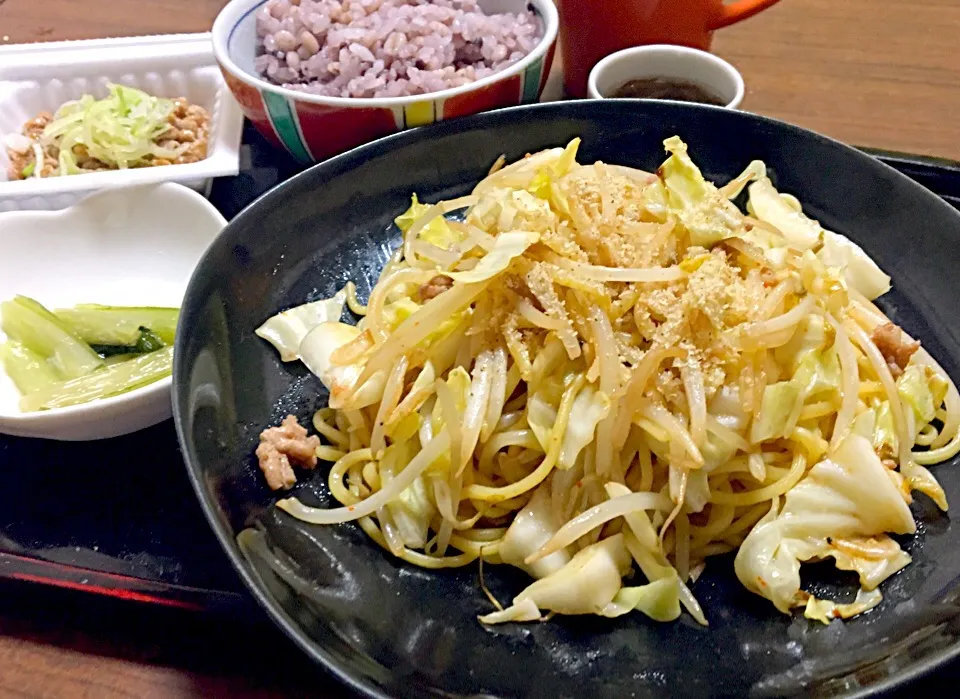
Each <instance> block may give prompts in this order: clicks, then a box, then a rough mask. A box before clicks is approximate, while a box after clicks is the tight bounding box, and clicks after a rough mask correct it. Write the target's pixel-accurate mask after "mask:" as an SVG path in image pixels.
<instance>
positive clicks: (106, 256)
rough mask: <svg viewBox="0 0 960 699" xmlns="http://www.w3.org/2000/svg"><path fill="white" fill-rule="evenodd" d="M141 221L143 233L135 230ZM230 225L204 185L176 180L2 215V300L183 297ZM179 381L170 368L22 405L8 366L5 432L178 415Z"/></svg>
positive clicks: (2, 401) (93, 428) (1, 417)
mask: <svg viewBox="0 0 960 699" xmlns="http://www.w3.org/2000/svg"><path fill="white" fill-rule="evenodd" d="M134 225H135V226H136V236H135V237H130V236H125V233H127V232H129V231H130V230H131V229H132V228H133V226H134ZM225 225H226V220H225V219H224V218H223V216H221V215H220V213H219V212H218V211H217V210H216V209H215V208H214V207H213V205H212V204H210V203H209V202H208V201H207V200H206V199H204V198H203V197H202V196H200V194H198V193H197V192H195V191H193V190H190V189H188V188H186V187H183V186H182V185H178V184H175V183H171V182H167V183H161V184H152V185H139V186H133V187H122V188H117V189H112V190H110V191H106V192H99V193H96V194H93V195H92V196H89V197H87V198H86V199H84V200H83V201H81V202H80V203H79V204H76V205H74V206H72V207H70V208H68V209H65V210H63V211H57V212H48V211H18V212H8V213H4V214H0V250H2V251H3V254H2V255H0V299H3V300H6V299H8V298H10V297H12V296H14V295H15V294H17V293H22V294H25V295H28V296H33V297H35V298H37V300H39V301H40V302H41V303H44V304H45V305H48V306H50V307H54V308H56V307H61V306H68V305H73V304H76V303H90V302H94V303H106V304H116V305H158V306H179V305H180V302H181V301H182V298H183V293H184V292H185V291H186V286H187V282H188V281H189V279H190V276H191V274H192V273H193V269H194V267H196V265H197V262H199V260H200V258H201V256H202V255H203V253H204V251H205V250H206V248H207V247H208V246H209V244H210V243H211V242H212V241H213V239H214V238H216V236H217V235H218V234H219V233H220V231H221V230H222V229H223V227H224V226H225ZM124 242H126V243H127V245H126V246H124V245H123V243H124ZM47 255H49V256H50V259H45V258H44V256H47ZM55 255H60V257H59V258H57V259H54V256H55ZM31 256H33V259H30V258H31ZM144 258H147V259H149V264H148V265H144V264H143V260H144ZM124 261H126V264H124ZM38 263H44V264H38ZM38 269H40V270H43V273H41V274H38V273H37V270H38ZM71 271H72V273H73V278H70V276H69V274H70V273H71ZM149 274H154V275H157V276H155V277H154V278H150V277H149V276H148V275H149ZM2 339H4V336H3V333H2V332H0V340H2ZM170 388H171V379H170V378H169V377H167V378H165V379H162V380H160V381H158V382H156V383H153V384H150V385H149V386H144V387H143V388H139V389H137V390H135V391H131V392H129V393H126V394H123V395H120V396H115V397H112V398H105V399H102V400H97V401H92V402H90V403H85V404H82V405H77V406H71V407H68V408H58V409H55V410H49V411H43V412H36V413H21V412H20V411H19V408H18V407H17V403H18V400H19V393H18V392H17V390H16V388H15V387H14V385H13V382H12V381H11V380H10V378H9V377H8V376H7V375H6V374H5V373H3V372H2V371H0V432H2V433H5V434H10V435H15V436H21V437H42V438H46V439H57V440H63V441H84V440H92V439H105V438H108V437H116V436H119V435H122V434H127V433H130V432H135V431H137V430H140V429H143V428H145V427H149V426H151V425H154V424H156V423H158V422H161V421H162V420H165V419H167V418H169V417H170V414H171V407H170Z"/></svg>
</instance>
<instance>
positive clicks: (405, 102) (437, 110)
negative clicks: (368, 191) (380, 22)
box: [212, 0, 559, 163]
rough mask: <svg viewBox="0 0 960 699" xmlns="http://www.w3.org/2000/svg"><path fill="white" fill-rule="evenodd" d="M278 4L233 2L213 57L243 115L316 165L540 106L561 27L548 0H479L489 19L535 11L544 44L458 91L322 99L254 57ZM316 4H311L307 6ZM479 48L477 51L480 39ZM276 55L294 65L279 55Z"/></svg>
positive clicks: (217, 25) (290, 0)
mask: <svg viewBox="0 0 960 699" xmlns="http://www.w3.org/2000/svg"><path fill="white" fill-rule="evenodd" d="M276 1H277V0H231V2H229V3H228V4H227V5H226V6H225V7H224V8H223V10H221V12H220V14H219V15H218V16H217V19H216V21H215V22H214V25H213V32H212V35H213V48H214V55H215V56H216V59H217V62H218V64H219V66H220V70H221V71H222V72H223V76H224V78H225V80H226V83H227V85H228V86H229V88H230V91H231V93H232V94H233V96H234V97H235V98H236V100H237V102H238V103H239V104H240V107H241V109H242V110H243V113H244V115H245V116H246V117H247V118H248V119H250V121H252V122H253V124H254V125H255V126H256V128H257V130H258V131H260V133H262V134H263V135H264V136H265V137H266V138H267V139H268V140H269V141H270V142H272V143H273V144H274V145H276V146H278V147H280V148H283V149H285V150H287V151H288V152H289V153H290V154H291V155H293V156H294V157H295V158H296V159H297V160H299V161H301V162H304V163H310V162H319V161H321V160H324V159H326V158H328V157H330V156H333V155H336V154H338V153H342V152H344V151H346V150H349V149H350V148H353V147H355V146H358V145H361V144H363V143H366V142H368V141H372V140H374V139H376V138H379V137H381V136H386V135H388V134H391V133H394V132H397V131H402V130H404V129H408V128H413V127H416V126H423V125H426V124H431V123H434V122H439V121H444V120H447V119H453V118H456V117H460V116H466V115H468V114H475V113H478V112H483V111H487V110H491V109H498V108H501V107H511V106H516V105H520V104H527V103H532V102H536V101H538V100H539V98H540V94H541V92H542V91H543V88H544V85H545V83H546V80H547V76H548V75H549V73H550V66H551V64H552V62H553V55H554V47H555V42H556V37H557V29H558V26H559V20H558V16H557V9H556V7H555V6H554V3H553V1H552V0H476V2H477V4H478V5H479V9H480V10H481V11H482V12H484V13H486V14H488V15H489V14H495V13H504V12H511V13H514V14H516V13H523V12H531V13H533V14H534V15H535V16H536V18H537V20H538V22H539V25H540V29H541V31H542V36H541V38H540V39H539V41H538V42H537V43H536V44H535V46H534V47H533V48H532V50H530V52H529V53H527V54H526V55H525V56H523V58H520V59H519V60H516V61H514V62H512V63H510V64H509V65H507V66H506V67H504V68H502V69H501V70H498V71H496V72H494V73H492V74H490V75H486V76H484V77H480V78H479V79H477V80H474V81H472V82H469V83H467V84H464V85H459V86H457V87H449V88H447V89H441V90H438V91H434V92H427V93H424V94H415V95H407V96H399V97H343V96H327V95H322V94H315V93H312V92H307V91H304V90H302V89H296V88H291V87H284V86H282V85H281V84H277V83H279V82H283V80H282V79H274V80H270V79H268V78H267V77H266V76H265V75H263V74H261V72H260V71H258V70H257V68H261V69H262V68H263V65H264V59H263V58H261V59H260V60H259V61H258V55H261V56H262V55H263V54H264V53H265V51H266V47H265V46H264V41H263V40H262V39H260V38H258V25H257V21H258V19H257V18H258V14H259V15H261V22H263V21H264V20H263V14H262V13H263V12H264V9H265V8H266V10H267V11H269V10H270V8H271V5H269V4H268V3H271V2H274V3H275V2H276ZM280 1H281V2H283V3H284V4H285V5H291V6H296V10H294V14H296V13H297V11H299V12H301V13H302V12H305V11H307V9H306V8H307V6H306V5H304V6H302V7H301V3H300V0H280ZM334 4H336V3H334ZM446 4H447V5H449V4H451V3H449V2H447V3H446ZM321 5H322V3H318V2H314V3H312V4H311V5H310V7H311V8H315V7H318V6H321ZM323 6H325V5H323ZM344 6H345V7H346V4H345V5H344ZM277 14H280V13H277ZM284 16H287V15H284ZM334 19H336V18H334ZM268 21H270V20H268ZM285 26H286V25H285ZM262 33H263V32H262V31H261V34H262ZM314 35H315V36H316V33H314ZM476 45H477V50H478V51H479V50H480V47H481V45H482V41H480V40H477V41H476ZM272 48H276V46H275V45H273V46H272ZM281 48H282V47H281ZM357 50H360V49H357ZM275 55H276V56H280V57H281V60H282V58H283V56H284V55H287V56H290V58H291V59H292V60H293V61H297V57H295V56H291V55H290V54H283V52H282V51H278V52H275ZM300 55H303V52H301V54H300ZM284 65H286V64H284ZM276 67H277V65H276V62H274V66H273V68H274V69H276ZM294 67H295V66H294ZM278 75H280V76H281V77H282V75H283V74H282V73H281V74H278ZM289 82H294V81H289Z"/></svg>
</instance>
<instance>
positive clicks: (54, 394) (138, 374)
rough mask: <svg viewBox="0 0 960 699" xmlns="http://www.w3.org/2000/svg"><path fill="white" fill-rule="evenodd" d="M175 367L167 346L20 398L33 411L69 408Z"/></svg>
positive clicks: (138, 384)
mask: <svg viewBox="0 0 960 699" xmlns="http://www.w3.org/2000/svg"><path fill="white" fill-rule="evenodd" d="M172 369H173V348H172V347H164V348H163V349H161V350H158V351H156V352H150V353H149V354H141V355H139V356H137V357H136V358H134V359H131V360H129V361H126V362H120V363H117V364H111V365H110V366H107V367H105V368H103V369H101V370H100V371H97V372H95V373H93V374H90V375H89V376H84V377H81V378H78V379H71V380H70V381H62V382H59V383H56V384H52V385H50V386H47V387H45V388H41V389H39V390H36V391H32V392H30V393H28V394H27V395H25V396H23V398H21V399H20V409H21V410H22V411H24V412H33V411H35V410H49V409H51V408H65V407H67V406H70V405H78V404H80V403H86V402H88V401H91V400H94V399H96V398H107V397H109V396H116V395H119V394H121V393H127V392H128V391H132V390H134V389H136V388H140V387H141V386H146V385H147V384H150V383H153V382H154V381H157V380H159V379H161V378H163V377H165V376H169V375H170V373H171V371H172Z"/></svg>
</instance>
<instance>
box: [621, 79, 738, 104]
mask: <svg viewBox="0 0 960 699" xmlns="http://www.w3.org/2000/svg"><path fill="white" fill-rule="evenodd" d="M610 96H611V97H620V98H623V97H626V98H642V99H654V100H677V101H679V102H700V103H701V104H713V105H716V106H718V107H723V106H724V105H726V101H725V100H722V99H720V98H719V97H717V95H715V94H714V93H712V92H710V91H709V90H707V89H705V88H704V87H702V86H701V85H698V84H697V83H693V82H689V81H686V80H674V79H673V78H636V79H634V80H628V81H627V82H625V83H624V84H623V85H621V86H620V87H618V88H617V89H616V90H614V91H613V93H612V94H611V95H610Z"/></svg>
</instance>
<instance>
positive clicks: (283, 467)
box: [257, 415, 320, 490]
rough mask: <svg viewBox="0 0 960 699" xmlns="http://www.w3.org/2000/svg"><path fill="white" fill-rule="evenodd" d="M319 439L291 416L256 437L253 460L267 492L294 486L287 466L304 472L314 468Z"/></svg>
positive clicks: (295, 478)
mask: <svg viewBox="0 0 960 699" xmlns="http://www.w3.org/2000/svg"><path fill="white" fill-rule="evenodd" d="M319 446H320V438H319V437H317V436H316V435H310V436H308V435H307V430H306V429H305V428H304V427H302V426H301V425H300V423H299V422H297V418H295V417H294V416H293V415H287V417H285V418H284V420H283V422H281V423H280V426H279V427H268V428H267V429H265V430H264V431H263V432H262V433H261V434H260V445H259V446H258V447H257V458H258V459H259V460H260V470H261V471H263V475H264V477H265V478H266V479H267V485H269V486H270V489H271V490H280V489H281V488H290V487H291V486H293V484H294V483H296V482H297V477H296V476H295V475H294V474H293V468H291V466H290V462H291V461H292V462H293V463H295V464H297V465H298V466H303V467H304V468H310V469H312V468H316V466H317V454H316V450H317V447H319Z"/></svg>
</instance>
